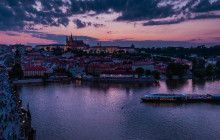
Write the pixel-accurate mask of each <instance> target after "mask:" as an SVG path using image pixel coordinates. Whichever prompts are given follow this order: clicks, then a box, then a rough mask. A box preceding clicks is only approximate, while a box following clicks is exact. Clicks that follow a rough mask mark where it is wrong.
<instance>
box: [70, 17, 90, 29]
mask: <svg viewBox="0 0 220 140" xmlns="http://www.w3.org/2000/svg"><path fill="white" fill-rule="evenodd" d="M73 22H74V23H75V24H76V27H77V28H78V29H79V28H85V27H86V25H87V23H86V22H82V21H81V20H79V19H75V20H73Z"/></svg>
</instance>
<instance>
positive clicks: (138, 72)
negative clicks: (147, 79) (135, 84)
mask: <svg viewBox="0 0 220 140" xmlns="http://www.w3.org/2000/svg"><path fill="white" fill-rule="evenodd" d="M135 72H137V74H138V76H139V77H141V76H142V75H143V74H144V69H143V68H141V67H138V68H137V69H136V70H135Z"/></svg>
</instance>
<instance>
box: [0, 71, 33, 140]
mask: <svg viewBox="0 0 220 140" xmlns="http://www.w3.org/2000/svg"><path fill="white" fill-rule="evenodd" d="M0 104H1V106H0V122H1V125H0V139H3V140H4V139H9V140H11V139H25V140H26V139H30V140H34V139H35V134H36V132H35V131H34V130H33V129H32V128H31V115H30V111H29V109H28V111H26V110H24V109H23V107H22V101H21V100H19V96H18V94H17V92H16V90H15V89H14V87H13V84H12V83H10V81H9V80H8V77H7V71H4V72H2V73H1V74H0Z"/></svg>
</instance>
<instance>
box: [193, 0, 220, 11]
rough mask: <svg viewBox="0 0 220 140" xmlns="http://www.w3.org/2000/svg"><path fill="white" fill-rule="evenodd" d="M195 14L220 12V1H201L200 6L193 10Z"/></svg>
mask: <svg viewBox="0 0 220 140" xmlns="http://www.w3.org/2000/svg"><path fill="white" fill-rule="evenodd" d="M191 9H192V11H193V12H210V11H217V10H220V1H219V0H217V1H215V2H213V3H211V2H210V1H209V0H201V1H200V2H199V4H198V5H196V6H195V7H193V8H191Z"/></svg>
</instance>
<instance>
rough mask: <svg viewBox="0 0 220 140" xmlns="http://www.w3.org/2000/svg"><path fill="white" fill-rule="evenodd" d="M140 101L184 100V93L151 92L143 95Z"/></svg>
mask: <svg viewBox="0 0 220 140" xmlns="http://www.w3.org/2000/svg"><path fill="white" fill-rule="evenodd" d="M141 99H142V101H147V102H150V101H153V102H157V101H159V102H182V101H185V100H186V95H185V94H160V93H153V94H149V95H145V96H144V97H143V98H141Z"/></svg>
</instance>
